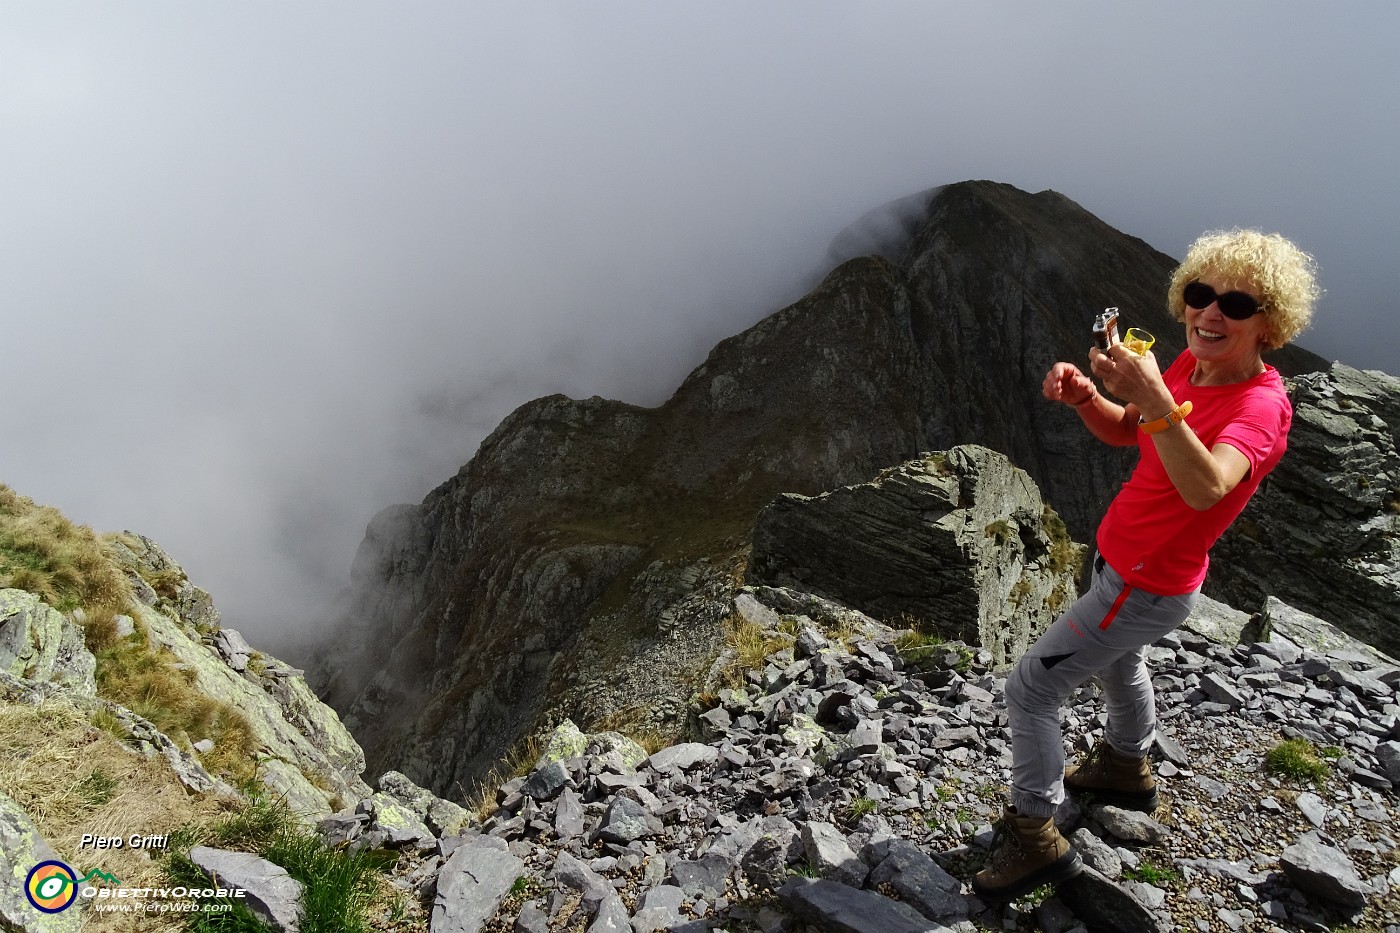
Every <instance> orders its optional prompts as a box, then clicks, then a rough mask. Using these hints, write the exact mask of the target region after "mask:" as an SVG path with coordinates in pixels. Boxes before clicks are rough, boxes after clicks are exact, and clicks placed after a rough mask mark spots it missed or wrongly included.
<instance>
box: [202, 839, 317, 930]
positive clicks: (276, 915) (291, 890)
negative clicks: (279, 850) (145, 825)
mask: <svg viewBox="0 0 1400 933" xmlns="http://www.w3.org/2000/svg"><path fill="white" fill-rule="evenodd" d="M190 861H191V862H194V864H195V865H197V866H199V869H200V871H202V872H204V873H205V874H206V875H208V876H209V879H210V880H211V881H212V882H213V883H214V884H216V885H217V886H219V887H226V888H242V889H243V890H244V891H246V892H247V897H246V898H239V899H238V902H239V903H241V904H242V905H243V906H245V907H247V908H248V910H249V911H251V912H252V913H253V915H254V916H256V917H257V918H258V919H259V920H261V921H262V922H263V923H266V924H267V925H268V926H270V927H272V928H273V929H274V930H279V931H281V933H297V930H298V929H299V921H300V917H301V894H302V887H301V882H300V881H297V880H296V879H295V878H293V877H292V876H291V875H289V874H287V870H286V869H285V868H282V867H281V866H280V865H274V864H273V863H271V862H269V861H268V860H267V859H265V858H260V857H259V856H256V855H253V854H252V853H249V852H227V851H225V850H223V849H212V848H210V847H208V846H195V847H194V848H192V849H190Z"/></svg>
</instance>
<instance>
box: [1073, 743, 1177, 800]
mask: <svg viewBox="0 0 1400 933" xmlns="http://www.w3.org/2000/svg"><path fill="white" fill-rule="evenodd" d="M1065 790H1066V791H1068V792H1069V794H1070V795H1071V796H1074V797H1078V796H1080V795H1085V794H1087V795H1092V796H1093V799H1094V802H1095V803H1106V804H1109V805H1110V806H1115V807H1122V808H1123V809H1125V810H1141V811H1142V812H1144V813H1152V812H1154V811H1155V810H1156V809H1157V804H1158V802H1159V799H1158V797H1157V782H1156V780H1154V779H1153V777H1152V767H1151V766H1150V765H1149V764H1148V763H1147V757H1146V756H1143V757H1142V758H1129V757H1128V756H1127V755H1120V754H1119V753H1118V752H1116V751H1115V750H1114V749H1113V746H1111V745H1109V744H1108V743H1107V742H1105V741H1103V740H1102V739H1100V740H1099V742H1098V744H1096V745H1095V746H1094V747H1093V748H1092V749H1090V751H1089V753H1088V754H1087V755H1085V756H1084V760H1083V761H1081V762H1080V763H1079V766H1078V767H1077V768H1070V769H1069V770H1068V771H1066V772H1065Z"/></svg>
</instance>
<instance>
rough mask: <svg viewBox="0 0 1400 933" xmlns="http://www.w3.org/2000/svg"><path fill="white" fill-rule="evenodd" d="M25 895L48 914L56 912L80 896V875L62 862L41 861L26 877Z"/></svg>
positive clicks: (65, 908) (66, 907) (64, 908)
mask: <svg viewBox="0 0 1400 933" xmlns="http://www.w3.org/2000/svg"><path fill="white" fill-rule="evenodd" d="M24 896H25V897H27V898H29V903H31V904H33V905H34V906H35V907H36V908H38V909H39V910H42V911H43V912H44V913H46V914H56V913H58V912H59V911H60V910H67V909H68V907H69V906H70V905H71V904H72V903H73V902H74V901H75V900H77V898H78V876H77V875H75V874H73V869H71V868H69V867H68V866H67V865H65V864H63V863H62V862H53V861H51V862H40V863H39V864H38V865H35V866H34V867H33V868H31V869H30V870H29V877H28V878H26V879H24Z"/></svg>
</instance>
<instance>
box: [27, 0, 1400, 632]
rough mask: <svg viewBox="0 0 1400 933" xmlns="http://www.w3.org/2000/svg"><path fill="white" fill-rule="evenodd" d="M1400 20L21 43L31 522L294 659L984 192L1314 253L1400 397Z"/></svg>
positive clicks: (1371, 13) (1294, 18)
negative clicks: (535, 436)
mask: <svg viewBox="0 0 1400 933" xmlns="http://www.w3.org/2000/svg"><path fill="white" fill-rule="evenodd" d="M1397 44H1400V4H1395V3H1393V2H1388V0H1387V2H1354V3H1345V4H1331V3H1313V2H1309V3H1299V2H1279V0H1270V2H1259V3H1221V2H1216V0H1212V2H1209V3H1180V2H1172V3H1167V2H1158V3H1153V4H1138V3H1134V4H1128V3H1120V2H1100V3H1087V2H1078V3H1076V2H1070V3H1055V4H1049V3H1043V2H1026V3H994V2H965V3H944V2H929V0H920V2H911V3H892V2H872V0H861V2H859V3H856V2H847V3H832V2H813V0H801V2H783V3H777V2H754V0H746V2H713V0H711V2H705V3H681V2H664V0H653V2H649V3H640V2H631V3H621V2H588V3H579V2H559V3H532V2H519V0H511V2H504V0H492V2H489V3H486V2H477V3H472V2H465V0H457V2H404V0H394V2H392V3H391V2H388V0H384V2H379V3H365V2H350V3H347V2H344V0H336V2H318V3H311V2H295V0H293V2H286V0H278V2H275V3H273V2H249V0H237V2H234V0H204V2H200V3H188V2H183V0H181V2H149V0H142V2H135V3H122V4H114V3H107V2H101V3H98V2H93V3H65V2H56V0H48V2H42V3H41V2H37V0H35V2H29V3H22V2H14V3H6V4H5V5H4V6H3V7H0V313H3V315H4V323H5V326H4V329H3V334H4V335H5V336H4V341H3V345H4V353H3V357H2V358H3V367H0V419H3V420H0V424H2V425H3V429H4V430H3V438H4V440H3V446H0V481H3V482H5V483H7V484H9V485H10V486H12V487H13V488H15V489H16V490H17V491H19V492H20V493H22V494H24V495H28V496H30V497H32V498H34V499H35V500H37V501H39V502H41V503H44V504H49V505H54V506H57V507H58V508H60V509H61V510H63V511H64V512H65V513H66V514H67V515H69V516H70V517H71V518H73V519H74V520H76V521H79V522H82V523H86V524H89V525H91V526H92V527H93V528H94V529H96V530H99V531H106V530H120V529H132V530H135V531H139V532H142V533H144V534H147V535H150V536H151V537H153V538H155V539H156V540H157V541H158V542H160V543H161V544H162V545H163V546H165V547H166V549H167V550H169V551H170V552H171V553H172V554H173V555H174V556H175V558H176V559H177V560H179V561H180V562H181V563H182V564H183V565H184V566H185V569H186V570H187V571H188V572H189V573H190V575H191V576H192V577H193V579H194V580H195V582H196V583H197V584H199V585H201V586H203V587H204V588H206V589H208V590H210V592H211V593H213V595H214V598H215V602H216V604H217V605H218V606H219V607H220V608H221V610H222V611H223V613H224V621H225V624H226V625H230V626H233V627H236V628H239V629H242V630H243V631H244V632H245V633H246V634H248V636H249V637H250V638H251V639H253V641H254V644H260V643H261V644H262V645H265V646H267V647H270V648H273V649H275V648H276V647H277V646H278V645H279V644H280V643H281V639H282V636H283V633H285V632H287V631H293V630H297V629H298V628H300V627H304V626H305V625H306V624H307V621H308V620H309V619H311V618H313V617H314V616H315V615H316V614H317V611H318V608H319V607H321V606H324V605H325V604H326V602H327V601H328V600H329V598H330V595H331V594H333V593H334V592H335V591H336V590H337V588H339V587H340V586H342V585H344V583H345V581H346V579H347V577H348V572H349V566H350V561H351V558H352V556H353V554H354V550H355V547H356V545H357V544H358V543H359V540H360V538H361V536H362V534H363V531H364V527H365V524H366V522H367V521H368V520H369V518H370V517H371V516H372V515H373V514H374V513H375V512H376V511H378V510H379V509H380V508H382V507H383V506H385V505H388V504H390V503H394V502H416V501H419V500H421V499H422V497H423V496H424V495H425V494H426V493H427V492H428V491H429V490H430V489H432V488H433V487H434V486H436V485H437V484H438V483H440V482H442V481H444V480H446V479H447V478H449V477H450V476H451V475H452V474H453V473H455V472H456V470H457V468H458V467H459V466H460V465H461V464H462V463H464V462H466V461H467V460H468V459H469V458H470V457H471V455H472V454H473V453H474V452H475V450H476V447H477V445H478V444H479V443H480V441H481V439H482V438H483V437H484V436H485V435H486V433H487V432H489V431H490V429H491V428H493V427H494V426H495V425H496V424H497V423H498V422H499V421H500V419H501V418H502V417H504V416H505V415H506V414H507V413H508V412H509V411H511V410H512V409H514V408H515V407H516V406H518V405H519V404H521V403H523V402H525V401H527V400H528V399H531V398H534V397H536V396H540V395H544V394H547V393H551V392H565V393H568V394H570V395H573V396H579V397H583V396H589V395H595V394H597V395H604V396H609V397H614V398H621V399H624V400H627V401H631V402H635V403H639V404H656V403H658V402H660V401H662V400H664V399H665V398H666V397H667V396H668V395H669V394H670V392H671V390H672V389H674V387H675V386H676V385H677V384H678V383H679V382H680V380H681V379H682V378H684V376H685V374H686V373H688V372H689V371H690V370H691V369H692V368H693V367H694V366H695V365H697V364H698V363H699V362H700V361H701V360H702V359H703V358H704V355H705V353H706V352H707V351H708V350H709V348H710V347H711V346H712V345H713V344H714V343H716V342H717V341H718V340H720V339H722V338H724V337H726V336H728V335H730V334H732V333H735V332H737V331H739V330H741V329H743V328H745V327H747V326H748V325H750V324H752V323H754V322H755V321H757V320H759V319H760V318H762V317H763V316H765V315H767V314H768V313H770V312H772V311H774V310H777V309H778V308H779V307H781V306H783V305H785V304H787V303H790V302H791V301H793V300H795V299H796V298H798V297H799V296H800V295H801V294H802V293H803V292H804V291H805V290H806V288H807V287H809V286H810V285H811V284H812V283H813V282H814V281H815V279H816V277H818V276H819V275H820V274H821V273H822V272H824V271H825V269H824V267H823V264H824V261H825V257H826V251H827V248H828V246H829V244H830V242H831V240H832V239H833V237H835V236H836V235H837V234H838V233H839V232H840V231H841V230H842V229H843V228H844V227H845V226H846V225H847V224H849V223H851V222H853V221H855V220H857V219H858V218H860V217H861V216H862V215H864V214H865V213H866V212H868V211H870V210H871V209H873V208H875V207H877V206H879V205H881V204H884V203H887V202H889V201H892V200H894V199H897V198H901V197H904V196H906V195H909V194H912V193H914V192H917V191H921V190H923V189H926V188H930V187H933V186H936V185H941V184H945V183H948V182H954V181H960V180H964V179H968V178H988V179H993V180H996V181H1004V182H1009V183H1011V184H1014V185H1017V186H1018V187H1021V188H1023V189H1026V190H1028V191H1039V190H1042V189H1045V188H1053V189H1055V190H1057V191H1060V192H1062V193H1064V194H1065V195H1067V196H1069V197H1070V198H1072V199H1074V200H1075V201H1077V202H1079V203H1080V204H1082V205H1083V206H1084V207H1086V208H1087V209H1089V210H1090V211H1092V212H1094V213H1095V214H1097V215H1098V216H1099V217H1101V218H1103V219H1104V220H1105V221H1107V222H1108V223H1110V224H1112V225H1113V226H1115V227H1117V228H1118V229H1120V230H1123V231H1125V232H1127V233H1131V234H1133V235H1135V236H1138V237H1141V238H1142V239H1144V240H1146V241H1147V242H1148V243H1150V244H1152V245H1153V246H1155V247H1157V248H1158V249H1160V250H1162V251H1164V252H1166V253H1168V254H1170V255H1173V256H1178V257H1179V256H1180V255H1181V254H1182V253H1183V252H1184V250H1185V247H1186V246H1187V245H1188V244H1189V243H1190V241H1191V240H1192V239H1193V238H1194V237H1195V236H1196V235H1197V234H1198V233H1200V232H1201V231H1202V230H1205V229H1208V228H1218V227H1228V226H1236V225H1242V226H1257V227H1261V228H1265V229H1268V230H1277V231H1279V232H1282V233H1284V234H1285V235H1286V236H1289V237H1291V238H1293V239H1294V240H1295V241H1296V242H1297V243H1298V244H1299V245H1301V246H1302V247H1303V248H1304V249H1306V250H1308V251H1309V252H1312V253H1313V254H1314V255H1315V256H1316V257H1317V259H1318V261H1319V265H1320V267H1321V277H1322V283H1323V285H1324V286H1325V288H1326V296H1325V298H1324V300H1323V302H1322V304H1321V306H1320V309H1319V317H1318V320H1317V323H1316V325H1315V326H1314V328H1313V329H1312V330H1311V331H1310V332H1309V333H1307V334H1306V335H1305V336H1304V337H1303V339H1302V340H1301V341H1300V342H1301V343H1303V344H1304V345H1305V346H1308V347H1310V348H1311V349H1313V350H1315V351H1316V352H1319V353H1321V354H1323V355H1324V356H1327V357H1329V358H1333V359H1341V360H1343V361H1345V362H1348V363H1351V364H1353V365H1358V366H1363V367H1367V368H1380V369H1385V370H1387V371H1388V372H1391V373H1397V372H1400V367H1397V365H1396V364H1395V359H1394V356H1393V354H1394V352H1395V347H1396V345H1397V342H1400V341H1397V338H1400V324H1397V318H1396V314H1395V309H1394V304H1395V300H1396V298H1397V296H1400V179H1398V178H1397V173H1396V166H1397V164H1400V156H1397V149H1398V148H1400V146H1398V145H1397V143H1400V120H1397V118H1396V114H1397V112H1400V106H1397V105H1398V104H1400V101H1397V95H1398V94H1400V63H1398V59H1397V56H1396V52H1395V50H1396V48H1397Z"/></svg>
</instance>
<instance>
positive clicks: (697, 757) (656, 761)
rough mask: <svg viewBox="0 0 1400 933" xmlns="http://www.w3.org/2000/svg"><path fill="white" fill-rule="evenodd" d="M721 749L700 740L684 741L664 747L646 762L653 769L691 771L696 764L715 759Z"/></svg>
mask: <svg viewBox="0 0 1400 933" xmlns="http://www.w3.org/2000/svg"><path fill="white" fill-rule="evenodd" d="M718 757H719V749H717V748H714V747H713V746H710V745H702V744H701V743H699V742H682V743H680V744H679V745H672V746H671V747H669V748H663V749H661V750H660V751H659V752H657V753H656V754H654V755H652V756H651V757H650V758H648V759H647V760H646V762H645V764H646V765H648V766H649V767H650V768H651V769H652V770H653V771H689V770H690V769H691V768H694V767H695V766H696V765H700V764H705V763H708V762H711V761H714V760H715V759H717V758H718Z"/></svg>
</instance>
